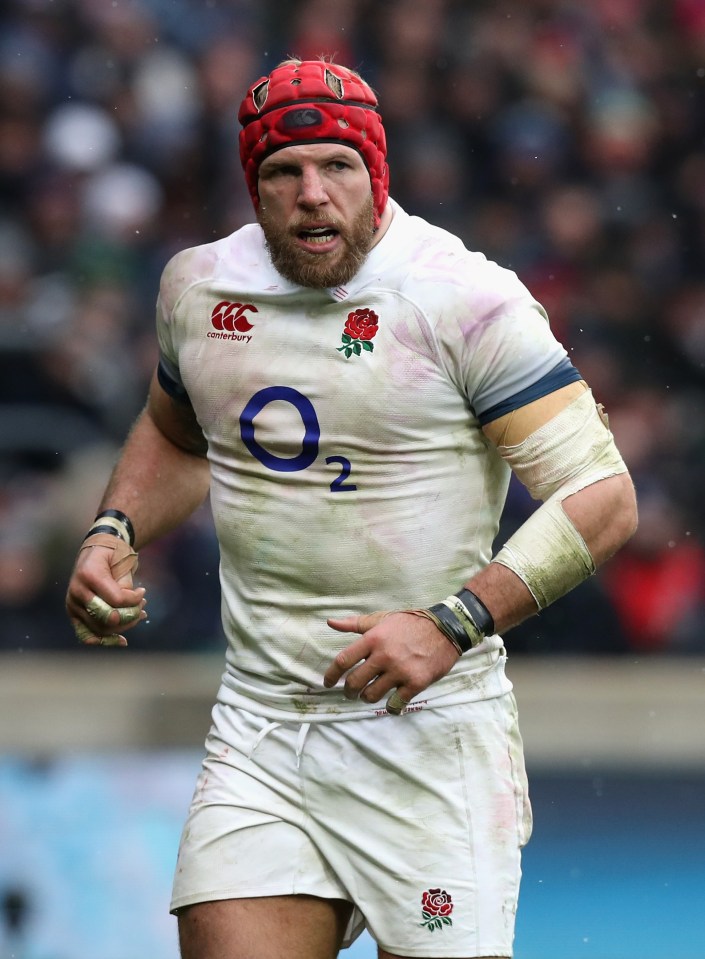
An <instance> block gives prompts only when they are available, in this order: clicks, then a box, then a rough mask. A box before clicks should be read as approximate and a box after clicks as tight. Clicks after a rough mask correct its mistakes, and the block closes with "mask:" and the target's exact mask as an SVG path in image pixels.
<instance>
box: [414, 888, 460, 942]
mask: <svg viewBox="0 0 705 959" xmlns="http://www.w3.org/2000/svg"><path fill="white" fill-rule="evenodd" d="M452 911H453V900H452V899H451V897H450V896H449V895H448V893H447V892H446V891H445V889H427V890H426V892H424V893H423V895H422V896H421V915H422V916H423V922H420V923H419V925H420V926H426V928H427V929H428V930H429V931H430V932H433V930H434V929H442V928H443V926H452V925H453V920H452V919H451V918H450V914H451V912H452Z"/></svg>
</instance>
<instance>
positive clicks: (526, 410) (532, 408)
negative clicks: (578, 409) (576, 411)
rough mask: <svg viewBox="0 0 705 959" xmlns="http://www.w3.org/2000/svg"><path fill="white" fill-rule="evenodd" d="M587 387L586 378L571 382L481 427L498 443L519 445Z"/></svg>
mask: <svg viewBox="0 0 705 959" xmlns="http://www.w3.org/2000/svg"><path fill="white" fill-rule="evenodd" d="M587 388H588V387H587V384H586V383H585V381H584V380H578V381H576V382H574V383H568V384H567V385H566V386H562V387H560V389H557V390H554V391H553V392H552V393H548V394H547V395H546V396H542V397H540V398H539V399H537V400H534V401H533V402H532V403H527V404H526V405H525V406H521V407H519V408H518V409H516V410H512V411H511V412H509V413H505V414H504V415H503V416H500V417H498V418H497V419H496V420H492V422H490V423H487V424H485V426H483V427H482V432H483V433H484V434H485V436H486V437H487V438H488V440H490V442H491V443H493V444H494V445H495V446H516V445H518V444H519V443H521V442H523V441H524V440H525V439H526V438H527V436H530V435H531V433H533V432H535V431H536V430H537V429H539V428H540V427H542V426H543V425H544V424H546V423H548V421H549V420H551V419H553V417H554V416H556V415H557V414H558V413H560V412H561V411H562V410H563V409H565V407H566V406H568V405H569V404H570V403H572V402H573V400H575V399H577V397H578V396H580V394H581V393H584V392H585V390H586V389H587Z"/></svg>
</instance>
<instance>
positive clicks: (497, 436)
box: [465, 383, 637, 633]
mask: <svg viewBox="0 0 705 959" xmlns="http://www.w3.org/2000/svg"><path fill="white" fill-rule="evenodd" d="M585 389H586V386H585V384H584V383H572V384H570V385H569V386H565V387H563V389H561V390H557V391H556V392H555V393H552V394H550V396H547V397H543V398H542V399H539V400H536V401H535V402H534V403H530V404H529V405H528V406H525V407H522V409H520V410H517V411H515V412H513V413H508V414H506V416H502V417H500V418H499V419H497V420H495V421H494V422H492V423H490V424H488V425H487V426H486V427H485V428H484V431H483V432H484V433H485V435H486V436H487V438H488V439H489V440H490V442H492V443H493V444H494V445H495V446H501V445H505V446H514V445H517V444H519V443H521V442H522V441H523V440H524V439H526V437H527V436H529V435H530V434H531V433H533V432H534V431H535V430H537V429H539V428H540V427H541V426H543V425H544V423H547V422H548V420H549V419H551V418H552V417H553V416H555V415H556V414H557V413H559V412H560V411H561V410H562V409H564V408H565V406H566V405H567V404H568V403H570V402H571V401H572V400H573V399H575V398H576V397H577V396H579V395H580V393H582V392H583V391H584V390H585ZM562 507H563V509H564V510H565V513H566V514H567V516H568V518H569V519H570V520H571V522H572V523H573V525H574V526H575V528H576V529H577V531H578V532H579V533H580V534H581V536H582V537H583V540H584V541H585V544H586V546H587V548H588V550H589V551H590V554H591V556H592V558H593V561H594V563H595V566H596V567H598V566H600V565H602V563H604V562H605V561H606V560H608V559H609V558H610V556H612V555H613V554H614V553H616V552H617V550H618V549H619V548H620V546H622V545H623V544H624V543H625V542H626V541H627V540H628V539H629V537H630V536H631V535H632V534H633V533H634V530H635V529H636V521H637V509H636V497H635V494H634V486H633V484H632V481H631V478H630V476H629V474H628V473H619V474H618V475H616V476H609V477H607V478H605V479H602V480H599V481H598V482H597V483H593V484H591V485H589V486H586V487H585V488H584V489H581V490H579V491H578V492H577V493H573V494H572V495H571V496H568V497H567V498H566V499H565V500H564V501H563V504H562ZM465 585H466V586H467V588H468V589H470V590H472V592H473V593H475V594H476V595H477V596H479V597H480V599H481V600H482V601H483V602H484V604H485V605H486V606H487V607H488V609H489V610H490V611H491V612H492V615H493V617H494V621H495V627H496V629H497V632H500V633H501V632H503V631H505V630H507V629H509V628H511V627H512V626H517V625H519V623H522V622H523V621H524V620H525V619H527V618H528V617H529V616H533V615H534V614H535V613H536V612H537V605H536V602H535V601H534V598H533V596H532V595H531V593H530V592H529V590H528V589H527V587H526V586H525V585H524V583H523V581H522V580H521V579H520V578H519V577H518V576H517V575H516V574H515V573H514V572H512V570H510V569H507V567H506V566H502V565H500V564H499V563H491V564H490V565H489V566H487V567H486V568H485V569H483V570H482V571H481V572H480V573H478V574H477V575H476V576H473V577H472V578H471V579H470V580H468V582H467V583H466V584H465Z"/></svg>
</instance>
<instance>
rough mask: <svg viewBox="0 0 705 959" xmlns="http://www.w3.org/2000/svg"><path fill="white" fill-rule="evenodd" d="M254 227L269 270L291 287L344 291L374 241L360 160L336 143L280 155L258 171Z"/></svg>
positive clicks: (291, 149) (369, 200)
mask: <svg viewBox="0 0 705 959" xmlns="http://www.w3.org/2000/svg"><path fill="white" fill-rule="evenodd" d="M259 197H260V208H259V214H258V219H259V222H260V225H261V227H262V229H263V231H264V236H265V240H266V241H267V247H268V249H269V253H270V256H271V257H272V262H273V263H274V266H275V267H276V269H277V270H278V271H279V272H280V273H281V274H282V276H285V277H286V278H287V279H288V280H291V281H292V282H294V283H297V284H298V285H299V286H313V287H328V286H341V285H343V284H345V283H348V282H349V281H350V280H351V279H352V277H353V276H354V275H355V274H356V273H357V271H358V270H359V269H360V267H361V266H362V264H363V262H364V260H365V257H366V256H367V253H368V251H369V250H370V247H371V246H372V245H373V241H374V239H375V235H374V204H373V200H372V191H371V187H370V177H369V174H368V172H367V167H366V166H365V164H364V162H363V160H362V157H361V156H360V155H359V153H357V152H356V151H355V150H353V149H352V148H351V147H346V146H342V145H340V144H337V143H316V144H301V145H298V146H290V147H285V148H284V149H283V150H278V151H277V152H276V153H273V154H272V156H269V157H267V158H266V159H265V160H263V161H262V165H261V166H260V169H259Z"/></svg>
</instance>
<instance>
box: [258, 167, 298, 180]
mask: <svg viewBox="0 0 705 959" xmlns="http://www.w3.org/2000/svg"><path fill="white" fill-rule="evenodd" d="M260 175H261V176H262V177H263V178H264V179H265V180H273V179H275V178H281V177H288V176H298V175H299V170H298V167H295V166H285V165H277V166H269V167H265V169H264V170H261V171H260Z"/></svg>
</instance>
